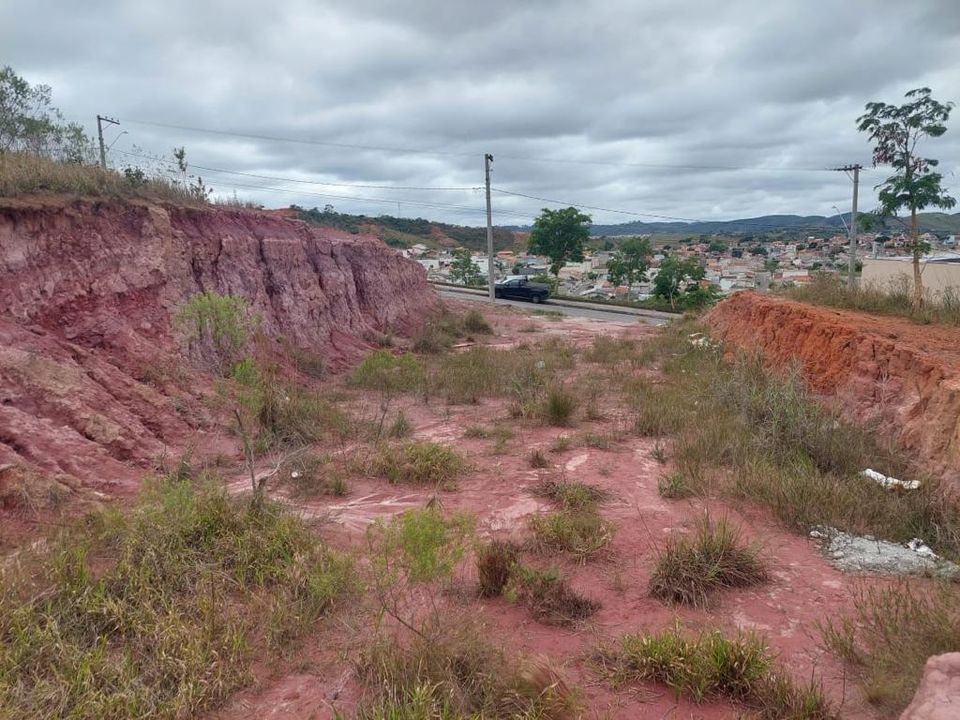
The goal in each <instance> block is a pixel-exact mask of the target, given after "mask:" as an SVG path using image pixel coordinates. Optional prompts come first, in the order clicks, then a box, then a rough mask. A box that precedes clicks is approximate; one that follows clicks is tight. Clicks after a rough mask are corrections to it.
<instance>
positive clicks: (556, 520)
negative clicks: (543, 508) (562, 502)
mask: <svg viewBox="0 0 960 720" xmlns="http://www.w3.org/2000/svg"><path fill="white" fill-rule="evenodd" d="M530 529H531V531H532V532H533V535H534V540H535V542H536V545H537V546H538V547H539V548H540V549H546V550H560V551H563V552H568V553H570V554H571V555H573V556H575V557H576V558H577V559H579V560H581V561H585V560H587V559H589V558H592V557H594V556H596V555H598V554H599V553H601V552H602V551H603V550H605V549H606V548H607V546H608V545H609V544H610V542H611V540H613V535H614V532H615V526H614V525H613V523H611V522H609V521H607V520H604V519H603V518H602V517H601V516H600V513H599V512H598V510H597V509H596V507H595V506H594V505H593V504H587V505H580V506H572V507H570V506H568V507H563V508H561V509H560V510H557V511H555V512H551V513H546V514H538V515H533V516H532V517H531V518H530Z"/></svg>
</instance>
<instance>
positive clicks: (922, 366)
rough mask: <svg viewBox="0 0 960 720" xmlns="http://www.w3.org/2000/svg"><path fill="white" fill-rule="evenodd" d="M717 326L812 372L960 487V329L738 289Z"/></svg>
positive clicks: (712, 318)
mask: <svg viewBox="0 0 960 720" xmlns="http://www.w3.org/2000/svg"><path fill="white" fill-rule="evenodd" d="M706 320H707V322H708V324H709V325H710V326H711V327H712V328H713V329H714V331H715V333H716V334H717V335H718V336H719V337H720V338H721V339H723V340H724V341H726V342H727V343H729V344H730V345H731V346H733V347H738V348H741V349H743V350H745V351H747V352H754V351H755V350H756V349H757V348H760V349H761V351H762V352H763V354H764V356H765V357H766V359H767V360H768V361H769V362H771V363H772V364H775V365H778V366H781V367H785V366H788V365H789V364H790V363H792V362H799V363H800V364H801V366H802V368H803V371H804V374H805V377H806V378H807V380H808V381H809V382H810V383H811V384H812V386H813V387H814V388H815V389H816V390H817V391H819V392H820V393H822V394H823V395H825V396H827V397H830V398H834V399H835V401H836V402H837V404H838V405H839V407H840V408H841V409H842V410H843V411H844V412H845V413H846V414H847V415H848V416H849V417H851V418H852V419H855V420H858V421H862V422H868V423H869V422H872V423H876V427H877V429H878V432H880V433H882V434H884V435H886V436H887V437H889V438H891V439H894V440H896V441H897V442H898V443H899V444H900V445H901V446H902V447H904V448H906V449H907V450H908V451H911V452H912V453H913V454H914V456H915V458H916V459H917V460H918V461H919V462H920V464H921V465H922V467H923V468H924V470H925V471H927V472H929V473H932V474H937V475H941V476H943V477H945V478H946V479H947V480H949V481H950V482H952V483H953V485H954V487H955V488H957V489H960V330H958V329H957V328H953V327H944V326H929V325H924V326H921V325H916V324H914V323H911V322H910V321H908V320H902V319H899V318H890V317H875V316H870V315H865V314H862V313H855V312H848V311H838V310H831V309H828V308H822V307H814V306H811V305H805V304H802V303H799V302H794V301H791V300H784V299H779V298H772V297H769V296H765V295H759V294H756V293H752V292H743V293H737V294H736V295H734V296H732V297H731V298H729V299H728V300H725V301H724V302H722V303H720V304H719V305H717V306H716V307H715V308H714V309H713V310H711V311H710V313H709V314H708V315H707V316H706Z"/></svg>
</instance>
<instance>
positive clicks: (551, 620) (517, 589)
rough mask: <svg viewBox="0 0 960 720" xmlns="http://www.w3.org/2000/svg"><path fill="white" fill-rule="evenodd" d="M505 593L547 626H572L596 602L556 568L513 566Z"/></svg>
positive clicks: (588, 613)
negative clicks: (568, 580)
mask: <svg viewBox="0 0 960 720" xmlns="http://www.w3.org/2000/svg"><path fill="white" fill-rule="evenodd" d="M505 593H506V595H507V597H508V598H511V599H512V600H513V601H515V602H519V603H521V604H523V605H526V606H527V607H528V608H530V612H531V613H532V614H533V616H534V617H535V618H536V619H537V620H539V621H541V622H545V623H547V624H550V625H572V624H573V623H575V622H577V621H578V620H583V619H585V618H588V617H590V616H591V615H593V614H594V613H595V612H596V611H597V610H599V609H600V603H599V602H597V601H596V600H591V599H590V598H586V597H584V596H582V595H580V594H579V593H578V592H576V591H575V590H573V588H571V587H570V584H569V583H568V582H567V581H566V580H565V579H564V578H563V576H562V575H561V574H560V572H559V571H558V570H554V569H550V570H537V569H534V568H529V567H525V566H522V565H516V566H514V571H513V573H512V575H511V577H510V583H509V585H508V586H507V588H506V590H505Z"/></svg>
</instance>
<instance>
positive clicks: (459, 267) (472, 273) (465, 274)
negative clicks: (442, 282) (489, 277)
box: [450, 248, 483, 285]
mask: <svg viewBox="0 0 960 720" xmlns="http://www.w3.org/2000/svg"><path fill="white" fill-rule="evenodd" d="M450 279H451V280H453V281H454V282H455V283H460V284H461V285H483V275H481V274H480V268H478V267H477V265H476V263H475V262H473V256H472V255H470V251H469V250H467V249H466V248H457V249H456V250H454V251H453V262H452V263H450Z"/></svg>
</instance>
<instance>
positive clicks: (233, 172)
mask: <svg viewBox="0 0 960 720" xmlns="http://www.w3.org/2000/svg"><path fill="white" fill-rule="evenodd" d="M116 152H119V153H121V154H123V155H128V156H130V157H137V158H143V159H146V160H154V161H157V162H162V163H166V164H167V165H176V163H175V162H173V161H172V160H167V159H165V158H162V157H156V156H153V155H144V154H142V153H134V152H129V151H127V150H117V151H116ZM190 167H191V168H197V169H198V170H206V171H207V172H217V173H226V174H229V175H242V176H244V177H250V178H257V179H260V180H273V181H277V182H291V183H302V184H304V185H326V186H330V187H352V188H365V189H369V190H404V191H406V190H430V191H433V190H459V191H475V190H480V187H479V186H473V187H468V186H462V187H451V186H413V185H370V184H367V183H343V182H321V181H319V180H303V179H301V178H289V177H279V176H277V175H259V174H257V173H249V172H242V171H240V170H226V169H223V168H214V167H207V166H205V165H195V164H193V163H190Z"/></svg>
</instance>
